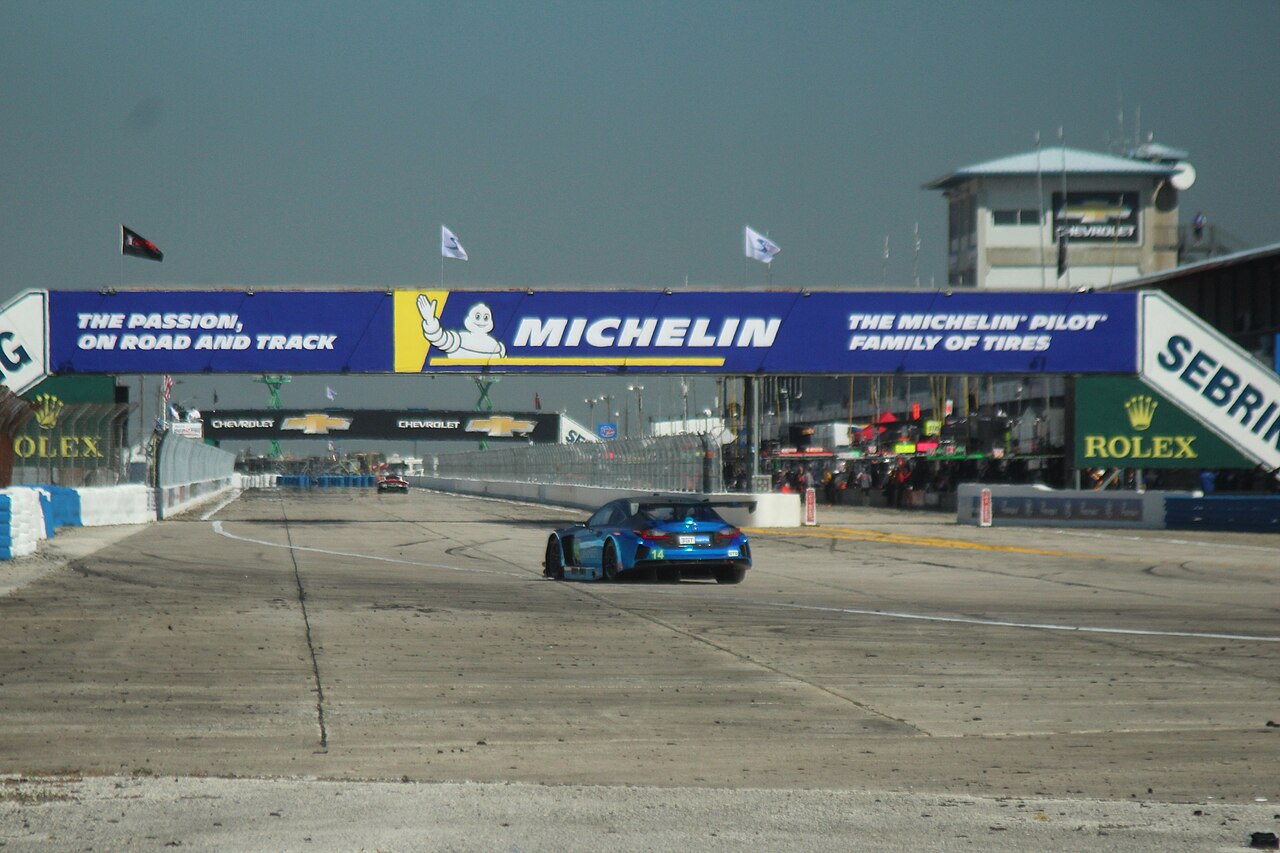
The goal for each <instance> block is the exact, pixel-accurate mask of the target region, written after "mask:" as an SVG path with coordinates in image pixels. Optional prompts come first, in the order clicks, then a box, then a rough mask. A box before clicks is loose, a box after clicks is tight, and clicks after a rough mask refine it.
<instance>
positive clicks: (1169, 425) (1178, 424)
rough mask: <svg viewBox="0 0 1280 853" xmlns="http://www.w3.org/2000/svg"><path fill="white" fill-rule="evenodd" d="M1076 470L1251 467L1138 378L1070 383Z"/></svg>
mask: <svg viewBox="0 0 1280 853" xmlns="http://www.w3.org/2000/svg"><path fill="white" fill-rule="evenodd" d="M1075 417H1076V429H1075V434H1076V443H1075V450H1076V462H1075V464H1076V467H1079V468H1250V467H1252V464H1251V463H1250V462H1249V461H1248V460H1247V459H1245V458H1244V457H1243V456H1241V455H1240V453H1238V452H1237V451H1236V450H1234V449H1233V448H1232V447H1231V446H1230V445H1228V444H1227V443H1226V442H1225V441H1223V440H1222V439H1220V438H1218V437H1217V436H1216V435H1214V434H1213V433H1212V432H1211V431H1210V430H1208V429H1207V428H1205V427H1203V426H1201V425H1200V424H1199V422H1197V421H1196V420H1194V419H1193V418H1192V417H1191V416H1190V415H1188V414H1186V413H1185V412H1183V411H1182V410H1181V409H1179V408H1178V407H1177V405H1175V404H1174V403H1173V402H1171V401H1170V400H1169V399H1167V398H1166V397H1164V396H1162V395H1161V394H1160V393H1159V392H1157V391H1155V390H1153V389H1152V388H1150V387H1148V386H1147V385H1145V384H1144V383H1142V382H1141V381H1140V380H1137V379H1131V378H1128V377H1111V376H1099V377H1083V376H1082V377H1080V378H1079V379H1077V380H1076V411H1075Z"/></svg>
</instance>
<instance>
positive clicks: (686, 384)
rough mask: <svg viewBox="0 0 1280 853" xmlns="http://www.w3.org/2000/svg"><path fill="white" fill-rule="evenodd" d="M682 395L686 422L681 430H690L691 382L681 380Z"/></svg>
mask: <svg viewBox="0 0 1280 853" xmlns="http://www.w3.org/2000/svg"><path fill="white" fill-rule="evenodd" d="M680 396H681V397H683V398H684V423H683V425H682V426H681V427H680V431H681V432H688V431H689V382H688V381H687V380H684V379H681V380H680Z"/></svg>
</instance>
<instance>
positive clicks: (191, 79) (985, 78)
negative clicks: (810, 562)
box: [0, 0, 1280, 415]
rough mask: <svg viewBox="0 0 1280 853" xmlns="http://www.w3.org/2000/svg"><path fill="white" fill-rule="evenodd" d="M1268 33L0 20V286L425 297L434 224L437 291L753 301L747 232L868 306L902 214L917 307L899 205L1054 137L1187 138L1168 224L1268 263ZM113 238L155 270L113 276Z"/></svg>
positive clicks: (372, 17)
mask: <svg viewBox="0 0 1280 853" xmlns="http://www.w3.org/2000/svg"><path fill="white" fill-rule="evenodd" d="M1278 43H1280V3H1277V2H1275V0H1258V1H1257V2H1248V0H1231V2H1218V1H1217V0H1201V2H1194V3H1193V2H1182V0H1170V2H1122V3H1117V2H1067V3H1064V2H1061V0H1057V2H1034V1H1033V0H1021V1H1020V2H983V0H975V2H970V3H956V4H942V3H937V2H892V3H890V2H843V3H842V2H822V3H805V2H795V1H794V0H788V2H785V3H782V2H773V3H767V2H758V3H757V2H743V3H733V2H688V0H684V2H627V3H624V2H605V0H595V2H371V0H363V2H325V0H309V2H306V3H286V2H252V3H234V2H217V0H204V2H174V0H156V2H112V3H101V2H52V3H51V2H47V0H38V1H37V2H25V0H8V2H6V3H5V4H4V26H3V28H0V116H3V131H2V133H0V140H2V141H0V152H2V154H3V156H0V198H2V199H3V207H2V208H0V210H2V211H3V212H2V214H0V215H2V216H3V219H4V227H3V228H2V229H0V258H3V260H2V261H0V270H2V271H3V280H2V282H0V296H3V297H5V298H7V297H8V296H9V295H11V294H13V293H16V292H17V291H20V290H22V289H25V288H31V287H41V288H51V289H79V288H93V289H96V288H99V287H103V286H116V287H118V286H122V285H123V286H130V285H145V286H156V285H162V284H170V283H171V284H175V285H182V286H190V285H223V284H252V283H261V284H268V283H270V284H298V285H306V284H314V283H323V284H339V285H341V284H350V285H353V286H384V285H397V286H417V285H438V284H439V280H440V257H439V228H440V225H441V224H442V223H444V224H447V225H449V227H450V228H452V230H453V231H454V232H455V233H456V234H457V235H458V238H459V239H460V240H461V242H462V244H463V245H464V246H465V247H466V249H467V251H468V252H469V253H470V255H471V260H470V261H467V262H457V261H450V262H449V266H448V267H447V269H446V284H447V285H448V286H450V287H455V288H463V287H487V286H500V287H505V286H527V285H533V286H544V287H546V286H554V285H556V284H557V283H567V282H572V283H595V284H601V285H623V286H625V285H636V286H646V287H647V286H654V285H670V284H682V283H683V282H684V280H685V277H686V276H687V277H688V280H689V282H690V286H691V287H696V286H698V285H699V284H706V283H719V284H733V283H739V282H752V283H761V282H763V281H764V277H765V271H764V267H763V266H762V265H760V264H756V263H750V264H748V262H746V261H745V259H744V258H743V256H742V228H743V225H744V224H750V225H752V226H753V227H755V228H756V229H758V230H760V231H764V232H768V233H769V235H770V236H771V237H772V238H773V239H774V240H775V241H776V242H777V243H779V244H780V245H781V246H782V250H783V251H782V254H781V255H780V256H779V257H778V258H777V260H776V261H775V262H774V264H773V282H774V284H775V285H776V286H782V287H788V286H796V287H799V286H809V287H821V286H822V285H824V284H833V283H854V284H860V285H878V284H879V283H880V281H881V277H882V274H884V273H883V264H884V261H883V258H882V249H883V245H884V240H885V235H886V234H887V235H889V239H890V258H889V261H888V265H887V280H888V282H889V284H890V285H891V286H906V285H909V284H910V282H911V279H912V252H911V233H912V229H913V225H914V223H916V222H919V224H920V232H921V238H922V249H921V253H920V258H919V270H920V276H921V278H922V280H923V282H924V283H925V285H926V286H927V285H928V283H929V281H930V280H931V279H936V280H937V281H939V282H941V281H942V280H943V279H944V277H945V262H946V255H945V243H944V238H945V212H946V211H945V204H944V202H943V199H942V197H941V195H940V194H939V193H937V192H935V191H926V190H922V189H920V186H921V184H923V183H925V182H926V181H929V180H931V179H933V178H935V177H938V176H940V175H942V174H945V173H947V172H949V171H951V170H953V169H955V168H958V167H961V166H965V165H969V164H972V163H977V162H981V161H984V160H988V159H992V158H995V157H1001V156H1004V155H1008V154H1013V153H1018V152H1022V151H1028V150H1031V149H1032V147H1033V139H1034V134H1035V133H1036V131H1037V130H1039V131H1041V132H1042V133H1043V134H1044V137H1045V139H1046V140H1047V141H1050V142H1054V143H1055V144H1056V140H1057V131H1058V127H1059V126H1063V127H1065V132H1066V139H1067V143H1068V145H1071V146H1073V147H1081V148H1088V149H1093V150H1107V148H1108V147H1109V144H1110V143H1112V142H1114V141H1115V140H1116V139H1117V137H1119V136H1120V135H1121V132H1122V129H1123V132H1124V134H1125V135H1127V136H1128V137H1130V138H1132V137H1133V135H1134V134H1135V132H1138V133H1140V134H1141V136H1142V137H1143V138H1144V139H1145V137H1146V136H1147V134H1148V132H1154V134H1155V139H1156V140H1157V141H1160V142H1164V143H1166V144H1169V145H1173V146H1176V147H1180V148H1184V149H1186V150H1188V151H1189V152H1190V154H1191V161H1192V162H1193V163H1194V165H1195V166H1196V169H1197V172H1198V175H1199V180H1198V182H1197V183H1196V185H1195V187H1194V188H1193V189H1191V190H1190V191H1188V192H1186V193H1184V194H1183V197H1182V208H1183V217H1184V220H1186V219H1189V218H1190V216H1191V215H1192V214H1193V213H1194V212H1195V211H1196V210H1203V211H1205V213H1206V215H1207V216H1208V217H1209V219H1210V221H1211V222H1213V223H1215V224H1217V225H1219V226H1221V227H1223V228H1225V229H1226V230H1227V231H1229V232H1230V233H1231V234H1233V235H1235V236H1237V237H1238V238H1239V239H1240V240H1241V241H1242V242H1243V243H1244V244H1246V245H1251V246H1253V245H1263V244H1267V243H1272V242H1276V241H1280V192H1278V190H1280V182H1278V181H1277V178H1276V174H1277V173H1276V152H1277V150H1278V143H1280V109H1278V108H1277V98H1278V96H1277V87H1278V85H1280V50H1277V48H1276V45H1277V44H1278ZM1121 111H1123V125H1122V123H1121V118H1120V113H1121ZM1139 111H1140V116H1141V123H1140V126H1139V125H1138V124H1137V121H1136V119H1137V117H1138V115H1139ZM121 223H124V224H128V225H129V226H130V227H132V228H134V229H135V230H137V231H139V232H140V233H142V234H143V235H145V236H146V237H148V238H150V239H152V240H153V241H155V242H156V243H157V244H158V245H159V246H160V248H161V249H163V250H164V252H165V260H164V263H163V264H155V263H149V262H146V261H141V260H136V259H133V258H129V259H125V260H124V261H123V262H122V260H121V258H120V253H119V230H118V229H119V225H120V224H121ZM343 381H345V382H354V381H356V380H354V379H350V378H344V379H343ZM455 381H460V380H455ZM241 384H242V385H249V383H247V382H243V383H241ZM330 384H332V383H330ZM228 387H230V386H229V384H228ZM548 387H550V384H549V386H548ZM320 388H321V390H323V383H321V384H320ZM565 393H567V394H569V395H571V396H581V389H580V387H575V388H574V389H572V390H571V391H568V392H565ZM262 396H263V395H262V393H261V386H250V387H249V388H248V396H247V397H246V398H245V399H244V400H237V401H236V402H249V401H250V397H251V398H252V400H254V401H256V400H258V398H260V397H262ZM471 396H473V395H471ZM557 396H559V392H553V393H552V394H551V397H552V402H553V404H554V398H555V397H557ZM222 397H223V403H224V405H225V404H226V397H227V392H225V391H224V392H222ZM543 397H544V401H546V400H547V398H548V394H545V393H544V395H543ZM286 401H288V392H287V391H286ZM299 402H300V401H299ZM579 402H580V401H579ZM526 405H527V404H526ZM579 408H583V407H582V406H579ZM579 414H580V415H584V414H585V409H584V411H583V412H580V413H579Z"/></svg>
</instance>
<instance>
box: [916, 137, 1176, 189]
mask: <svg viewBox="0 0 1280 853" xmlns="http://www.w3.org/2000/svg"><path fill="white" fill-rule="evenodd" d="M1063 172H1066V173H1067V174H1068V175H1151V176H1153V177H1168V176H1169V175H1172V174H1174V173H1175V172H1177V167H1176V166H1174V165H1173V164H1171V163H1149V162H1143V161H1141V160H1133V159H1130V158H1128V157H1117V156H1116V155H1114V154H1100V153H1098V152H1096V151H1083V150H1081V149H1079V148H1066V147H1060V148H1042V149H1040V150H1039V151H1028V152H1026V153H1025V154H1012V155H1010V156H1008V157H1001V158H999V159H996V160H988V161H987V162H985V163H977V164H975V165H972V166H965V167H964V168H961V169H956V170H955V171H954V172H952V173H950V174H948V175H943V176H942V177H941V178H937V179H935V180H932V181H930V182H929V183H927V184H925V185H924V186H923V187H922V189H926V190H945V189H949V188H950V187H954V186H956V185H957V184H962V183H964V182H966V181H970V180H973V179H974V178H982V177H989V176H1008V177H1017V176H1028V175H1035V174H1042V175H1060V174H1062V173H1063Z"/></svg>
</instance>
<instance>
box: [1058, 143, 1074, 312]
mask: <svg viewBox="0 0 1280 853" xmlns="http://www.w3.org/2000/svg"><path fill="white" fill-rule="evenodd" d="M1058 141H1059V142H1060V143H1062V233H1061V234H1060V235H1058V240H1060V241H1061V242H1060V243H1059V245H1058V251H1059V252H1062V253H1063V259H1064V261H1065V263H1064V266H1065V267H1066V269H1065V270H1064V272H1066V274H1067V290H1070V289H1071V254H1070V243H1069V242H1068V241H1067V134H1066V130H1065V129H1064V128H1063V127H1062V126H1059V127H1058Z"/></svg>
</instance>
